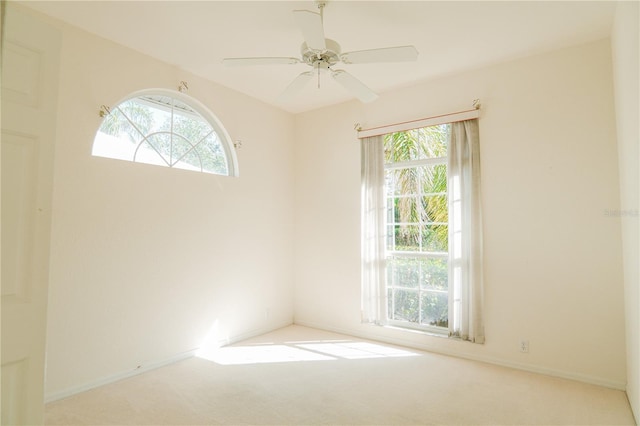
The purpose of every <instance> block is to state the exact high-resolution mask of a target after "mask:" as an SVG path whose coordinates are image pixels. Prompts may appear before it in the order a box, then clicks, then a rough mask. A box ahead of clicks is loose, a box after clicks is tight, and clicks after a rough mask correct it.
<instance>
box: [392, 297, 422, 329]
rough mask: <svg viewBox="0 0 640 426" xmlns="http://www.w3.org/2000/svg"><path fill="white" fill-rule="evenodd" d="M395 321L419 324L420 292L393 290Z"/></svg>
mask: <svg viewBox="0 0 640 426" xmlns="http://www.w3.org/2000/svg"><path fill="white" fill-rule="evenodd" d="M393 297H394V303H393V305H394V306H393V319H395V320H399V321H409V322H418V320H419V319H418V314H419V310H418V292H417V291H413V290H396V289H394V290H393Z"/></svg>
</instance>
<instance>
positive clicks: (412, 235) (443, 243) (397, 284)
mask: <svg viewBox="0 0 640 426" xmlns="http://www.w3.org/2000/svg"><path fill="white" fill-rule="evenodd" d="M449 130H450V125H448V124H443V125H439V126H432V127H424V128H420V129H414V130H408V131H403V132H397V133H391V134H387V135H385V137H384V169H385V194H386V210H387V214H386V236H387V238H386V244H385V254H386V266H387V267H386V272H387V273H386V298H387V301H386V302H387V309H386V311H387V323H389V324H391V325H397V326H403V327H411V328H420V329H425V328H426V329H429V328H434V327H435V330H437V329H438V328H441V330H442V331H445V330H444V329H446V328H447V327H448V324H449V289H448V275H449V274H448V269H449V268H448V257H449V253H448V250H449V214H448V201H447V140H448V135H449Z"/></svg>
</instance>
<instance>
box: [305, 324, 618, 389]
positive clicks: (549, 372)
mask: <svg viewBox="0 0 640 426" xmlns="http://www.w3.org/2000/svg"><path fill="white" fill-rule="evenodd" d="M294 324H296V325H301V326H304V327H311V328H316V329H319V330H325V331H332V332H334V333H340V334H346V335H351V336H354V337H360V338H362V339H368V340H374V341H378V342H383V343H390V344H394V345H399V346H404V347H408V348H414V349H419V350H423V351H427V352H433V353H439V354H442V355H447V356H453V357H456V358H464V359H468V360H471V361H479V362H484V363H487V364H493V365H498V366H501V367H507V368H513V369H516V370H522V371H527V372H530V373H537V374H543V375H546V376H552V377H558V378H562V379H569V380H575V381H578V382H583V383H589V384H592V385H598V386H604V387H607V388H611V389H616V390H622V391H624V390H626V385H627V384H626V382H619V381H615V380H608V379H603V378H601V377H595V376H589V375H586V374H580V373H574V372H571V371H562V370H555V369H551V368H546V367H539V366H536V365H531V364H524V363H518V362H513V361H508V360H504V359H500V358H495V357H487V356H477V355H469V354H465V353H460V352H456V351H450V350H443V349H442V348H437V347H434V346H433V345H427V344H420V343H416V342H415V341H412V340H408V339H402V338H393V337H388V336H380V335H379V334H377V333H368V332H366V331H362V330H355V329H347V328H341V327H332V326H326V325H324V324H318V323H313V322H308V321H299V320H295V321H294ZM371 327H376V326H373V325H372V326H371Z"/></svg>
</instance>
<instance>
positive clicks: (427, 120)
mask: <svg viewBox="0 0 640 426" xmlns="http://www.w3.org/2000/svg"><path fill="white" fill-rule="evenodd" d="M472 106H473V108H472V109H467V110H464V111H457V112H450V113H447V114H440V115H434V116H431V117H424V118H418V119H416V120H409V121H402V122H399V123H392V124H386V125H384V126H377V127H371V128H368V129H363V128H362V127H360V123H356V125H355V126H354V128H355V129H356V130H357V132H358V137H359V138H364V137H369V136H377V135H384V134H387V133H393V132H400V131H404V130H411V129H416V128H418V127H427V126H435V125H438V124H444V123H449V122H452V121H462V120H469V119H472V118H477V117H478V116H479V111H478V110H479V109H480V100H479V99H474V100H473V104H472ZM445 117H449V118H447V119H444V118H445ZM452 118H454V119H453V120H451V119H452Z"/></svg>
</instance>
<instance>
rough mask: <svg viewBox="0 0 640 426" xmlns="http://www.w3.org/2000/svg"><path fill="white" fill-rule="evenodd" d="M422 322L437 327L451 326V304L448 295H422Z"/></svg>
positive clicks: (429, 293)
mask: <svg viewBox="0 0 640 426" xmlns="http://www.w3.org/2000/svg"><path fill="white" fill-rule="evenodd" d="M420 302H421V312H420V317H421V319H420V322H421V323H422V324H427V325H433V326H437V327H447V326H448V325H449V320H448V318H449V302H448V299H447V294H446V293H435V292H424V293H422V295H421V301H420Z"/></svg>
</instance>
